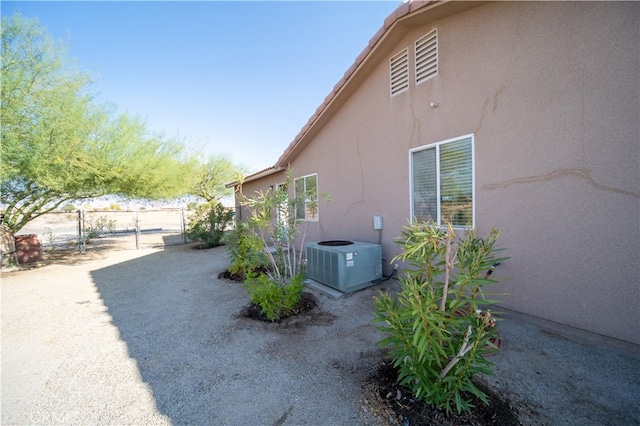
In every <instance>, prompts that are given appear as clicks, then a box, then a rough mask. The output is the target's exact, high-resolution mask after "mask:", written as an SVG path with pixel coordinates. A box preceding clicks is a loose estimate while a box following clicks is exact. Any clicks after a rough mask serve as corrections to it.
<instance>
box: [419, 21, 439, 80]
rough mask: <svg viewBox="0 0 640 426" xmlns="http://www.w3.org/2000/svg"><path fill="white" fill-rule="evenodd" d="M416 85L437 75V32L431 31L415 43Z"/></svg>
mask: <svg viewBox="0 0 640 426" xmlns="http://www.w3.org/2000/svg"><path fill="white" fill-rule="evenodd" d="M415 54H416V84H419V83H422V82H423V81H426V80H428V79H430V78H431V77H434V76H435V75H436V74H438V32H437V31H436V30H433V31H431V32H430V33H429V34H427V35H425V36H423V37H422V38H420V39H419V40H418V41H416V50H415Z"/></svg>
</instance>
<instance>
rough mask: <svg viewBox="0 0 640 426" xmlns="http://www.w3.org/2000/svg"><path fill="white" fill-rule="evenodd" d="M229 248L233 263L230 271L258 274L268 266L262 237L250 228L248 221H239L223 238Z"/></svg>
mask: <svg viewBox="0 0 640 426" xmlns="http://www.w3.org/2000/svg"><path fill="white" fill-rule="evenodd" d="M223 241H224V243H225V244H226V245H227V247H228V248H229V254H230V255H231V265H229V268H228V270H229V272H230V273H231V274H233V275H237V276H240V277H248V276H249V275H251V274H254V275H256V274H258V273H259V272H261V271H264V270H265V269H266V268H268V265H269V259H268V257H267V254H266V253H265V251H264V246H263V243H262V239H260V237H258V236H257V235H256V234H255V233H253V232H252V231H251V229H249V225H248V224H247V223H246V222H238V223H237V224H236V226H235V228H234V229H233V230H231V231H230V232H228V233H226V234H225V236H224V238H223Z"/></svg>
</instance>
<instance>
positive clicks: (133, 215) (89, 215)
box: [16, 208, 189, 253]
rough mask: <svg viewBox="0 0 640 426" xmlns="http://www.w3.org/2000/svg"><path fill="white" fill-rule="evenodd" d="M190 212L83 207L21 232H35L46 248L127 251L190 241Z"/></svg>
mask: <svg viewBox="0 0 640 426" xmlns="http://www.w3.org/2000/svg"><path fill="white" fill-rule="evenodd" d="M188 214H189V213H188V212H187V211H185V210H184V209H180V208H175V209H160V210H139V211H123V210H91V211H85V210H79V211H75V212H51V213H47V214H44V215H42V216H40V217H37V218H36V219H34V220H33V221H31V222H29V223H28V224H27V226H25V227H24V228H23V229H21V230H20V231H19V232H18V233H17V234H16V236H18V235H27V234H35V235H37V238H38V240H39V241H40V243H41V244H42V248H43V249H44V250H45V251H51V250H77V251H78V252H80V253H82V252H85V251H88V250H96V249H101V250H127V249H140V248H149V247H164V246H169V245H175V244H185V243H187V238H186V237H185V235H184V232H185V229H186V223H187V218H188Z"/></svg>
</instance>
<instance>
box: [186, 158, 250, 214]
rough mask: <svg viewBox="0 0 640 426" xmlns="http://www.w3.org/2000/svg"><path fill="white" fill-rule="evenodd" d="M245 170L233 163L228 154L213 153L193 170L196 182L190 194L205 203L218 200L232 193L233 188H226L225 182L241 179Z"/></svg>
mask: <svg viewBox="0 0 640 426" xmlns="http://www.w3.org/2000/svg"><path fill="white" fill-rule="evenodd" d="M245 172H246V170H245V168H244V167H243V166H240V165H237V164H234V163H233V162H232V161H231V159H230V158H229V156H228V155H226V154H213V155H211V156H209V158H208V160H207V161H206V162H204V163H201V164H200V165H199V167H198V168H197V170H196V171H195V174H196V176H195V179H196V181H195V182H196V183H195V184H194V186H193V187H192V189H191V194H192V195H195V196H196V197H200V198H202V199H204V200H205V201H206V202H207V203H210V202H212V201H220V199H221V198H224V197H228V196H231V195H233V189H232V188H227V187H226V184H227V183H229V182H232V181H235V180H239V179H241V177H242V175H244V174H245Z"/></svg>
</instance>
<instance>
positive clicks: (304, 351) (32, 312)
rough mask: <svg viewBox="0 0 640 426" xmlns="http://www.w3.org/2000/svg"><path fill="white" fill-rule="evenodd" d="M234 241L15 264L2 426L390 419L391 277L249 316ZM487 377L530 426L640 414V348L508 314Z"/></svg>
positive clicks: (5, 317)
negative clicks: (387, 339) (277, 314)
mask: <svg viewBox="0 0 640 426" xmlns="http://www.w3.org/2000/svg"><path fill="white" fill-rule="evenodd" d="M227 265H228V258H227V252H226V248H224V247H219V248H215V249H211V250H194V249H193V245H185V246H174V247H168V248H166V249H164V250H162V249H144V250H126V251H119V252H109V253H101V254H99V255H93V256H89V255H85V256H82V257H81V256H77V257H75V258H74V259H73V261H68V262H66V263H64V264H54V265H47V266H42V267H38V268H33V269H30V270H19V271H3V273H2V293H1V297H2V302H1V303H2V387H1V391H2V424H3V425H13V424H17V425H32V424H33V425H35V424H65V425H67V424H83V425H92V424H96V425H97V424H100V425H102V424H135V425H140V424H145V425H147V424H158V425H161V424H198V425H200V424H211V425H213V424H216V425H219V424H220V425H223V424H229V425H353V424H372V425H374V424H384V421H383V420H381V419H379V418H375V417H374V416H373V415H372V412H373V411H375V407H371V406H368V408H367V410H363V408H362V407H363V399H362V398H363V396H362V385H363V383H364V382H365V380H366V379H367V377H369V375H370V374H371V373H372V372H373V370H374V369H375V366H376V363H377V362H378V360H380V358H381V357H382V353H381V351H380V350H379V349H378V348H377V346H376V342H377V341H378V340H379V339H380V338H381V337H382V335H381V334H380V333H379V332H378V331H376V330H375V326H374V325H373V324H372V323H371V318H372V313H371V311H372V306H373V305H372V298H373V296H374V295H375V294H377V291H378V290H379V289H381V288H384V286H385V285H386V286H387V287H390V288H392V287H393V286H395V284H394V282H393V281H391V282H389V283H383V284H382V285H378V286H376V287H373V288H369V289H365V290H362V291H360V292H357V293H355V294H353V295H351V296H348V297H343V298H340V299H337V300H335V299H332V298H330V297H327V296H325V295H323V294H322V293H320V292H317V291H316V290H310V291H312V292H313V293H314V294H315V295H316V297H317V298H318V301H319V309H317V310H315V311H313V312H312V313H311V314H309V315H306V316H301V317H300V318H295V319H292V320H291V321H286V322H283V323H281V324H267V323H261V322H257V321H253V320H250V319H247V318H243V317H241V316H239V315H238V314H239V312H240V310H241V309H242V307H243V306H244V305H246V304H247V303H248V297H247V295H246V291H245V290H244V288H243V287H242V286H241V285H240V284H237V283H233V282H229V281H226V280H219V279H217V275H218V273H219V272H221V271H223V270H224V269H225V268H226V267H227ZM508 317H509V320H508V321H503V322H501V323H500V324H499V330H500V333H501V335H502V336H503V340H504V345H503V351H502V352H501V353H500V354H498V355H496V356H495V357H493V358H494V359H493V361H494V362H495V363H496V372H497V377H496V378H490V379H486V381H487V383H489V384H490V385H491V386H492V387H493V388H494V389H496V390H497V391H499V392H502V393H503V394H505V395H509V396H510V398H511V399H512V400H513V401H514V403H516V404H517V405H518V406H519V411H520V413H521V421H522V423H523V424H583V425H586V424H615V425H620V424H630V425H634V424H635V425H638V424H640V402H639V399H640V377H639V374H640V373H639V371H640V354H639V353H640V351H639V350H638V347H637V346H634V345H628V344H624V343H621V342H615V341H611V340H609V339H604V338H601V337H599V336H593V335H590V334H587V333H582V332H578V331H575V330H572V329H567V328H566V327H560V326H557V325H554V324H550V323H547V322H543V321H536V320H533V319H531V318H528V317H524V316H521V315H517V314H514V313H511V314H509V315H508Z"/></svg>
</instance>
